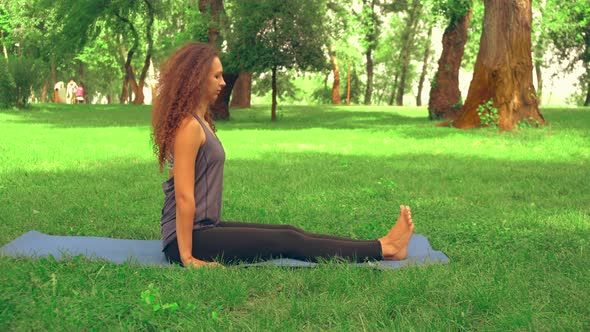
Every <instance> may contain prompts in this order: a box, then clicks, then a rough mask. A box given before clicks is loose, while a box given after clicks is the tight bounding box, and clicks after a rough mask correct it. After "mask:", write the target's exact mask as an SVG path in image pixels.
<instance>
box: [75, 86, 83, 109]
mask: <svg viewBox="0 0 590 332" xmlns="http://www.w3.org/2000/svg"><path fill="white" fill-rule="evenodd" d="M76 103H77V104H82V103H84V86H83V85H82V84H80V85H79V86H78V88H77V89H76Z"/></svg>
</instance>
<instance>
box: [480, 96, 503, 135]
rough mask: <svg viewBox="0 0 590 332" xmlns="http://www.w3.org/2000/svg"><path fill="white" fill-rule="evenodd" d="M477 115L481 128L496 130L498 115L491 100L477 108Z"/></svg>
mask: <svg viewBox="0 0 590 332" xmlns="http://www.w3.org/2000/svg"><path fill="white" fill-rule="evenodd" d="M477 115H479V120H480V121H481V124H482V125H483V126H485V127H492V128H498V121H499V120H500V114H499V113H498V109H497V108H496V107H494V99H493V98H491V99H490V100H488V101H487V102H485V103H483V104H481V105H479V106H478V107H477Z"/></svg>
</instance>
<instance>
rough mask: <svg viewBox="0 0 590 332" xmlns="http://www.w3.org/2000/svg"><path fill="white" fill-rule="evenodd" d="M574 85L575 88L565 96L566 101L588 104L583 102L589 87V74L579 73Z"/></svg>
mask: <svg viewBox="0 0 590 332" xmlns="http://www.w3.org/2000/svg"><path fill="white" fill-rule="evenodd" d="M574 86H575V87H576V88H577V89H576V90H575V91H574V92H572V93H571V94H570V95H569V96H568V97H567V99H566V103H567V104H569V105H576V106H588V105H584V103H585V102H586V96H587V94H588V90H589V89H590V74H589V73H583V74H582V75H580V77H579V78H578V82H577V83H575V84H574Z"/></svg>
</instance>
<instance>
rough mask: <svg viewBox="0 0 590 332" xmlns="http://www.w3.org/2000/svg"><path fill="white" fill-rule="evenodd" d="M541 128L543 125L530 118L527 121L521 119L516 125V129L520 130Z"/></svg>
mask: <svg viewBox="0 0 590 332" xmlns="http://www.w3.org/2000/svg"><path fill="white" fill-rule="evenodd" d="M539 127H541V123H539V121H538V120H537V119H535V118H532V117H529V118H525V119H520V121H518V123H517V124H516V128H518V129H526V128H539Z"/></svg>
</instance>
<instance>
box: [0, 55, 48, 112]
mask: <svg viewBox="0 0 590 332" xmlns="http://www.w3.org/2000/svg"><path fill="white" fill-rule="evenodd" d="M39 69H40V66H39V63H38V62H37V61H35V60H33V59H28V58H24V57H19V58H13V57H11V58H8V59H7V60H2V64H0V87H1V88H2V90H1V92H0V104H3V105H4V106H7V107H13V106H16V107H18V108H23V107H25V106H27V104H28V103H29V97H30V96H31V91H32V90H33V89H36V88H38V87H39V86H40V82H41V78H40V76H39V74H38V71H39Z"/></svg>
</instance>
